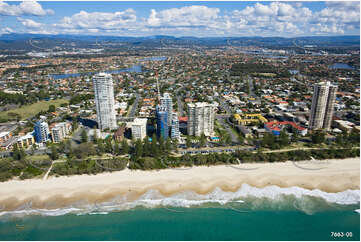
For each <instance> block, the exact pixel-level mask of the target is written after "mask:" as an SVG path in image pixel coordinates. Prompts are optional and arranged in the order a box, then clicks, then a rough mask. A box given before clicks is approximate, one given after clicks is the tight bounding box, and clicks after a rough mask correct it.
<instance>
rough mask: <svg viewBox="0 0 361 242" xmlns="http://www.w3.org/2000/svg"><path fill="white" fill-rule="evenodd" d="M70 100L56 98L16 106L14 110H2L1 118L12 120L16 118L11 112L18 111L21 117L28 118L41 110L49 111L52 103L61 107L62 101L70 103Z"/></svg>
mask: <svg viewBox="0 0 361 242" xmlns="http://www.w3.org/2000/svg"><path fill="white" fill-rule="evenodd" d="M68 102H69V101H68V100H65V99H56V100H50V101H40V102H37V103H33V104H31V105H24V106H22V107H20V108H16V109H13V110H9V111H5V112H0V119H3V120H11V119H14V118H13V117H12V116H11V115H10V116H9V115H8V114H9V113H16V114H18V115H20V117H21V119H27V118H30V117H32V116H33V115H35V114H37V113H39V112H40V111H47V110H48V108H49V106H50V105H54V106H55V107H59V106H60V104H62V103H68Z"/></svg>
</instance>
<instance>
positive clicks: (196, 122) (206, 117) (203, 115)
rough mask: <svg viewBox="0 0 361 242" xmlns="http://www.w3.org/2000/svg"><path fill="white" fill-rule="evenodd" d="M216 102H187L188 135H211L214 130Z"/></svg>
mask: <svg viewBox="0 0 361 242" xmlns="http://www.w3.org/2000/svg"><path fill="white" fill-rule="evenodd" d="M217 106H218V104H217V103H205V102H197V103H189V104H188V125H187V132H188V135H194V136H201V135H202V134H205V135H206V136H212V135H213V131H214V118H215V109H216V108H217Z"/></svg>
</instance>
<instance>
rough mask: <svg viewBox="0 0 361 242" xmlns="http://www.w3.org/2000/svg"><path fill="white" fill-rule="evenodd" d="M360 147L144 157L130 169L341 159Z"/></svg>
mask: <svg viewBox="0 0 361 242" xmlns="http://www.w3.org/2000/svg"><path fill="white" fill-rule="evenodd" d="M359 156H360V149H351V148H350V149H322V150H310V151H308V150H296V151H287V152H273V153H263V152H257V153H253V152H249V151H237V152H235V153H211V154H207V155H202V154H198V155H189V154H186V155H183V156H181V157H171V156H164V157H156V158H153V157H145V158H144V157H142V158H140V159H138V160H136V161H132V160H131V161H130V163H129V168H130V169H141V170H152V169H165V168H175V167H182V166H185V167H191V166H211V165H225V164H240V163H257V162H262V163H265V162H285V161H289V160H291V161H301V160H310V159H311V157H313V158H315V159H320V160H322V159H334V158H336V159H339V158H347V157H359Z"/></svg>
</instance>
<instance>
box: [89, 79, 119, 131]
mask: <svg viewBox="0 0 361 242" xmlns="http://www.w3.org/2000/svg"><path fill="white" fill-rule="evenodd" d="M93 85H94V95H95V104H96V110H97V120H98V127H99V129H101V130H104V129H107V128H108V129H110V130H112V129H116V128H117V121H116V116H115V109H114V88H113V79H112V75H110V74H106V73H99V74H97V75H95V76H94V77H93Z"/></svg>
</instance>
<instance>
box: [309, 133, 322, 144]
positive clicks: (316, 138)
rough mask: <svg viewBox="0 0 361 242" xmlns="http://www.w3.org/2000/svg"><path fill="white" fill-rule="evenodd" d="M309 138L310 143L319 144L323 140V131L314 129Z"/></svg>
mask: <svg viewBox="0 0 361 242" xmlns="http://www.w3.org/2000/svg"><path fill="white" fill-rule="evenodd" d="M311 140H312V143H314V144H321V143H323V142H325V133H323V132H322V131H319V130H317V131H314V132H312V134H311Z"/></svg>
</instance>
